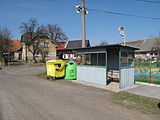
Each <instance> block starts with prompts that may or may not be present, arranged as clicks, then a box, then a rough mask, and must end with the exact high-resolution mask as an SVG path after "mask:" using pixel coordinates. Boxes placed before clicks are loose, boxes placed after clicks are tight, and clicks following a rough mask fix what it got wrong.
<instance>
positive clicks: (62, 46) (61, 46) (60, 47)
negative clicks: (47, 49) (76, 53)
mask: <svg viewBox="0 0 160 120" xmlns="http://www.w3.org/2000/svg"><path fill="white" fill-rule="evenodd" d="M56 49H65V45H59V46H58V48H56Z"/></svg>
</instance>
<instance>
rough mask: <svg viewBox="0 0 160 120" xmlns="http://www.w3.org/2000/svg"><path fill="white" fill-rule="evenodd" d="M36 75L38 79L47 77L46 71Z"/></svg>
mask: <svg viewBox="0 0 160 120" xmlns="http://www.w3.org/2000/svg"><path fill="white" fill-rule="evenodd" d="M36 76H37V77H38V78H40V79H47V72H44V73H39V74H37V75H36Z"/></svg>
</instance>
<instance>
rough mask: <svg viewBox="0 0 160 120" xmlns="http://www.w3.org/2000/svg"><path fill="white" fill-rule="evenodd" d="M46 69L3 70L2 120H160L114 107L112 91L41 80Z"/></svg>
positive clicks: (0, 76) (0, 84) (0, 86)
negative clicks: (38, 75) (40, 75)
mask: <svg viewBox="0 0 160 120" xmlns="http://www.w3.org/2000/svg"><path fill="white" fill-rule="evenodd" d="M44 71H45V68H44V67H29V66H10V67H5V68H3V69H2V70H0V120H159V118H158V117H156V116H151V115H146V114H143V113H140V112H137V111H135V110H131V109H127V108H124V107H120V106H118V105H115V104H113V103H112V99H111V95H112V94H113V93H112V92H110V91H106V90H102V89H97V88H93V87H88V86H84V85H81V84H77V83H73V82H69V81H61V80H59V81H49V80H41V79H39V78H37V77H36V76H35V74H37V73H40V72H44Z"/></svg>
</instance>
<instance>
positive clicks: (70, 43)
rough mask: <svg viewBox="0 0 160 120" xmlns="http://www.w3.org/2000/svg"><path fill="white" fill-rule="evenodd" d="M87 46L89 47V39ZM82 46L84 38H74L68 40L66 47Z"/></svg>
mask: <svg viewBox="0 0 160 120" xmlns="http://www.w3.org/2000/svg"><path fill="white" fill-rule="evenodd" d="M86 46H87V47H89V46H90V43H89V40H86ZM74 48H82V40H72V41H68V43H67V45H66V49H74Z"/></svg>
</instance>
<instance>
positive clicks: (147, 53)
mask: <svg viewBox="0 0 160 120" xmlns="http://www.w3.org/2000/svg"><path fill="white" fill-rule="evenodd" d="M159 40H160V39H159V38H150V39H143V40H134V41H129V42H127V43H126V44H127V45H129V46H134V47H136V48H139V50H136V51H135V57H136V58H137V59H145V60H147V59H151V58H152V57H155V56H156V55H157V52H156V51H154V47H155V46H156V44H157V43H158V44H160V42H159ZM159 48H160V47H159Z"/></svg>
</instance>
